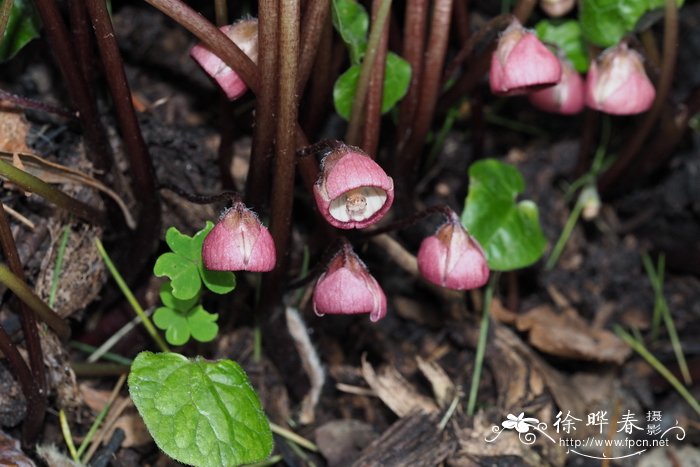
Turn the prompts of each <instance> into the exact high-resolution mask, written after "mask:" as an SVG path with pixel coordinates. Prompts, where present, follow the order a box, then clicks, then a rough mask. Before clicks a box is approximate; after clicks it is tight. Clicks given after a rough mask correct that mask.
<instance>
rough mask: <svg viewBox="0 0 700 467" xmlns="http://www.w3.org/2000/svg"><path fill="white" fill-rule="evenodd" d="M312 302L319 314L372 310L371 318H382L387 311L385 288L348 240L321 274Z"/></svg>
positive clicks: (374, 319) (368, 311)
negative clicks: (380, 284)
mask: <svg viewBox="0 0 700 467" xmlns="http://www.w3.org/2000/svg"><path fill="white" fill-rule="evenodd" d="M313 304H314V312H315V313H316V314H317V315H318V316H323V315H326V314H330V315H354V314H359V313H369V314H370V315H369V319H370V320H371V321H379V320H380V319H382V318H383V317H384V316H385V315H386V296H385V295H384V291H383V290H382V288H381V287H380V286H379V283H378V282H377V280H376V279H375V278H374V277H372V275H371V274H370V273H369V271H368V270H367V266H365V264H364V263H363V262H362V260H360V258H358V257H357V255H356V254H355V252H354V251H353V250H352V247H351V246H350V245H348V244H346V245H345V246H344V247H343V249H342V250H341V251H339V252H338V254H336V255H335V256H334V257H333V259H332V260H331V261H330V263H328V268H327V269H326V272H324V273H323V274H321V276H320V277H319V278H318V281H317V282H316V287H315V288H314V296H313Z"/></svg>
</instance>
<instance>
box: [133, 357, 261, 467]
mask: <svg viewBox="0 0 700 467" xmlns="http://www.w3.org/2000/svg"><path fill="white" fill-rule="evenodd" d="M129 394H130V395H131V399H132V400H133V401H134V404H135V405H136V408H137V409H138V411H139V413H140V414H141V417H143V421H144V422H145V423H146V427H147V428H148V431H149V432H150V433H151V435H152V436H153V439H154V440H155V442H156V444H157V445H158V447H159V448H160V449H162V450H163V452H165V453H166V454H167V455H168V456H170V457H172V458H173V459H176V460H178V461H180V462H182V463H185V464H190V465H194V466H201V467H208V466H217V467H218V466H222V465H240V464H250V463H253V462H259V461H261V460H263V459H265V458H267V457H268V456H269V455H270V452H271V451H272V433H271V431H270V424H269V422H268V421H267V417H265V413H264V412H263V410H262V406H261V404H260V400H259V399H258V396H257V394H256V393H255V391H254V390H253V388H252V386H251V385H250V382H249V381H248V377H247V376H246V374H245V372H244V371H243V370H242V369H241V367H240V366H239V365H238V364H237V363H235V362H232V361H231V360H219V361H217V362H210V361H207V360H204V359H202V358H200V357H197V358H196V359H195V360H188V359H187V358H185V357H183V356H182V355H179V354H176V353H160V354H154V353H151V352H141V353H140V354H139V355H138V356H137V357H136V359H135V360H134V363H133V364H132V365H131V372H130V374H129Z"/></svg>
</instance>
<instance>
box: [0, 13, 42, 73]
mask: <svg viewBox="0 0 700 467" xmlns="http://www.w3.org/2000/svg"><path fill="white" fill-rule="evenodd" d="M6 1H8V0H0V4H2V3H4V2H6ZM40 26H41V22H40V21H39V16H38V15H37V14H36V11H35V10H34V6H33V4H32V2H30V1H28V0H14V2H13V3H12V11H11V12H10V19H9V20H8V22H7V28H6V29H5V34H4V36H3V37H2V38H0V62H3V61H5V60H9V59H11V58H12V57H14V56H15V55H16V54H17V52H19V51H20V50H22V48H23V47H24V46H25V45H27V44H28V43H29V42H30V41H31V40H32V39H35V38H37V37H39V28H40Z"/></svg>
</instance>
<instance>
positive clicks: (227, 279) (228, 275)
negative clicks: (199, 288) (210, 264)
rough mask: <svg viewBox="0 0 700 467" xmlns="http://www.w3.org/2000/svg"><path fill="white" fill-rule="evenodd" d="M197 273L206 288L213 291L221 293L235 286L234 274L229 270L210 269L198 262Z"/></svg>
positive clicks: (227, 291) (225, 292)
mask: <svg viewBox="0 0 700 467" xmlns="http://www.w3.org/2000/svg"><path fill="white" fill-rule="evenodd" d="M199 275H200V276H201V277H202V282H204V285H205V286H207V289H209V290H211V291H212V292H214V293H217V294H220V295H223V294H227V293H229V292H230V291H232V290H233V289H235V288H236V276H235V275H234V274H233V273H232V272H230V271H210V270H209V269H207V268H205V267H204V264H203V263H200V264H199Z"/></svg>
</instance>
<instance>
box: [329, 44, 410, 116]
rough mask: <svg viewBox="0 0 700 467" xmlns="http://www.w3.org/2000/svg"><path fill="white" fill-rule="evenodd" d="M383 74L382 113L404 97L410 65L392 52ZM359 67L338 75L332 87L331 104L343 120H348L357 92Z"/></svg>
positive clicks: (354, 66)
mask: <svg viewBox="0 0 700 467" xmlns="http://www.w3.org/2000/svg"><path fill="white" fill-rule="evenodd" d="M386 60H387V62H386V71H385V73H384V92H383V95H382V113H383V114H384V113H387V112H388V111H390V110H391V109H393V108H394V106H395V105H396V103H397V102H398V101H400V100H401V98H403V96H405V95H406V91H408V85H409V84H410V83H411V65H409V63H408V62H407V61H406V60H404V59H403V58H401V57H399V56H398V55H396V54H395V53H393V52H389V53H388V54H387V58H386ZM361 68H362V67H361V66H360V65H353V66H351V67H350V68H348V69H347V70H346V71H345V73H343V74H342V75H340V76H339V77H338V79H337V80H336V82H335V86H333V103H334V104H335V110H336V112H338V115H340V116H341V117H343V118H344V119H345V120H349V119H350V112H351V109H352V101H353V99H355V91H357V81H358V79H359V78H360V72H361Z"/></svg>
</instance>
